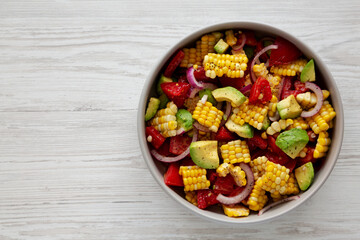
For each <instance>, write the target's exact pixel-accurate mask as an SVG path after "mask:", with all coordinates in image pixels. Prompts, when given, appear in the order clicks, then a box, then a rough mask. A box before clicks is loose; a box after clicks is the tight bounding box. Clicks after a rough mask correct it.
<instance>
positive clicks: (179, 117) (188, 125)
mask: <svg viewBox="0 0 360 240" xmlns="http://www.w3.org/2000/svg"><path fill="white" fill-rule="evenodd" d="M175 116H176V122H177V124H178V128H183V129H184V130H185V132H187V131H189V130H190V129H192V128H193V123H194V119H193V118H192V115H191V113H190V112H189V111H187V110H185V109H179V110H178V111H177V113H176V115H175Z"/></svg>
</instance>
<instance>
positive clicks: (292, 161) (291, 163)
mask: <svg viewBox="0 0 360 240" xmlns="http://www.w3.org/2000/svg"><path fill="white" fill-rule="evenodd" d="M284 166H285V167H286V168H288V169H290V172H292V171H293V170H294V168H295V166H296V160H295V159H291V158H290V159H289V161H288V162H287V163H285V165H284Z"/></svg>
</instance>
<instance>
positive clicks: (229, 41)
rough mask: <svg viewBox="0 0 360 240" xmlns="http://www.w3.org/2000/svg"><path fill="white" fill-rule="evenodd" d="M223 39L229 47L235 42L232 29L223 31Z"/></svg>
mask: <svg viewBox="0 0 360 240" xmlns="http://www.w3.org/2000/svg"><path fill="white" fill-rule="evenodd" d="M225 41H226V43H227V44H229V45H230V46H231V47H232V46H234V45H235V44H236V42H237V38H236V37H235V35H234V31H233V30H228V31H226V32H225Z"/></svg>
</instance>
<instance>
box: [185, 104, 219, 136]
mask: <svg viewBox="0 0 360 240" xmlns="http://www.w3.org/2000/svg"><path fill="white" fill-rule="evenodd" d="M223 115H224V113H223V112H222V111H221V110H219V109H217V108H216V107H214V106H213V105H212V103H210V102H208V101H206V102H205V104H203V103H202V102H201V101H198V103H197V104H196V107H195V110H194V112H193V115H192V117H193V118H194V119H195V120H197V121H198V122H199V123H200V124H201V125H203V126H205V127H208V128H209V129H210V131H212V132H217V131H218V129H219V125H220V122H221V120H222V117H223Z"/></svg>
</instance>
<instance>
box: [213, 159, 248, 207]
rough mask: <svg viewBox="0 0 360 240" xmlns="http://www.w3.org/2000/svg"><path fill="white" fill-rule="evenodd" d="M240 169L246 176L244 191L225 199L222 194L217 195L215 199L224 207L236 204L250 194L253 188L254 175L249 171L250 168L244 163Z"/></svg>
mask: <svg viewBox="0 0 360 240" xmlns="http://www.w3.org/2000/svg"><path fill="white" fill-rule="evenodd" d="M240 167H241V169H242V170H244V172H245V174H246V179H247V183H246V186H245V189H244V190H243V191H242V192H241V193H239V194H238V195H236V196H233V197H226V196H224V195H222V194H219V195H218V196H217V198H216V199H217V200H218V201H219V202H220V203H222V204H225V205H232V204H236V203H239V202H241V201H242V200H244V199H245V198H246V197H247V196H248V195H249V194H250V193H251V190H252V189H253V187H254V174H253V172H252V171H251V168H250V167H249V166H248V165H247V164H246V163H240Z"/></svg>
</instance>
